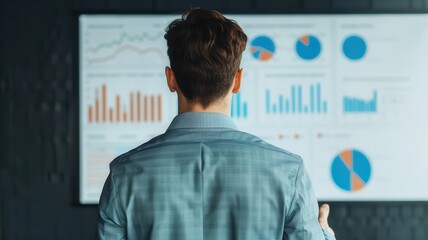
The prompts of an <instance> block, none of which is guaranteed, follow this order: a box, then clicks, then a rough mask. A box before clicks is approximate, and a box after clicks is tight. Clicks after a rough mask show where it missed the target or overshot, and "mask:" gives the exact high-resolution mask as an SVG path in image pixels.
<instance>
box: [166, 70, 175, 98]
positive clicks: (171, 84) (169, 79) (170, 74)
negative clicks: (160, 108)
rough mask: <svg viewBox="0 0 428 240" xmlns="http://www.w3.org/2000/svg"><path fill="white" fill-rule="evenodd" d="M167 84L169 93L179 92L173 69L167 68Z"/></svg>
mask: <svg viewBox="0 0 428 240" xmlns="http://www.w3.org/2000/svg"><path fill="white" fill-rule="evenodd" d="M165 76H166V83H167V84H168V88H169V91H171V92H176V91H177V81H176V80H175V74H174V71H173V70H172V68H170V67H165Z"/></svg>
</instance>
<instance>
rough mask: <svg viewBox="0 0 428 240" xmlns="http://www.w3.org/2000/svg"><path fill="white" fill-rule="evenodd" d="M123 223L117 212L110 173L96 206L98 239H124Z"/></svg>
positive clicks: (124, 228) (124, 227)
mask: <svg viewBox="0 0 428 240" xmlns="http://www.w3.org/2000/svg"><path fill="white" fill-rule="evenodd" d="M124 222H125V221H124V219H123V218H122V217H121V214H120V212H119V207H118V202H117V196H116V191H115V187H114V183H113V177H112V175H111V173H110V174H109V175H108V177H107V180H106V182H105V183H104V188H103V192H102V194H101V197H100V203H99V206H98V232H97V235H98V237H97V238H98V239H126V226H125V224H123V223H124Z"/></svg>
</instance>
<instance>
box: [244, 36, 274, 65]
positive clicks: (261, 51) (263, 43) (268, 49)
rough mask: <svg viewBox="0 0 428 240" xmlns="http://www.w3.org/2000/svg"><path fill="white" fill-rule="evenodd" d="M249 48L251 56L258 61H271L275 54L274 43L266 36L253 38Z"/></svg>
mask: <svg viewBox="0 0 428 240" xmlns="http://www.w3.org/2000/svg"><path fill="white" fill-rule="evenodd" d="M250 46H251V47H250V51H251V54H252V55H253V57H254V58H255V59H258V60H259V61H267V60H269V59H271V58H272V57H273V55H274V53H275V43H274V42H273V40H272V39H271V38H270V37H267V36H258V37H256V38H254V39H253V40H252V41H251V43H250Z"/></svg>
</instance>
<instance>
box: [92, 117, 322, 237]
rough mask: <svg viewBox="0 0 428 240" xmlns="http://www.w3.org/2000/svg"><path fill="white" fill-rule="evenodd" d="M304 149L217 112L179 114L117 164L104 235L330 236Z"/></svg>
mask: <svg viewBox="0 0 428 240" xmlns="http://www.w3.org/2000/svg"><path fill="white" fill-rule="evenodd" d="M317 217H318V204H317V201H316V198H315V195H314V193H313V191H312V186H311V182H310V180H309V177H308V175H307V173H306V171H305V168H304V166H303V163H302V160H301V159H300V157H299V156H297V155H294V154H292V153H289V152H287V151H285V150H282V149H279V148H277V147H274V146H272V145H269V144H267V143H266V142H263V141H262V140H260V139H259V138H257V137H255V136H252V135H250V134H247V133H244V132H240V131H238V130H237V129H236V127H235V125H234V124H233V122H232V120H231V119H230V118H229V117H227V116H225V115H221V114H216V113H183V114H180V115H178V116H177V117H176V118H175V119H174V120H173V122H172V123H171V125H170V127H169V128H168V130H167V131H166V133H164V134H162V135H160V136H158V137H156V138H154V139H152V140H150V141H149V142H147V143H145V144H143V145H141V146H140V147H137V148H136V149H133V150H131V151H130V152H128V153H126V154H123V155H121V156H120V157H118V158H117V159H115V160H114V161H113V162H112V163H111V164H110V174H109V176H108V178H107V180H106V182H105V185H104V189H103V192H102V195H101V198H100V204H99V222H98V236H99V238H100V239H157V240H170V239H173V240H184V239H186V240H192V239H194V240H202V239H206V240H211V239H212V240H228V239H230V240H232V239H233V240H238V239H245V240H252V239H254V240H256V239H257V240H258V239H269V240H272V239H278V240H279V239H325V237H326V238H327V239H328V236H327V235H325V233H324V234H323V230H322V229H321V228H320V226H319V224H318V221H317Z"/></svg>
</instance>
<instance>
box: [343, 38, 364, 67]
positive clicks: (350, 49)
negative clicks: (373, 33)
mask: <svg viewBox="0 0 428 240" xmlns="http://www.w3.org/2000/svg"><path fill="white" fill-rule="evenodd" d="M342 48H343V49H342V50H343V54H344V55H345V57H347V58H348V59H349V60H353V61H356V60H360V59H362V58H363V57H364V56H365V55H366V52H367V43H366V41H365V40H364V39H363V38H362V37H360V36H357V35H351V36H348V37H346V38H345V40H344V41H343V46H342Z"/></svg>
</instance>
